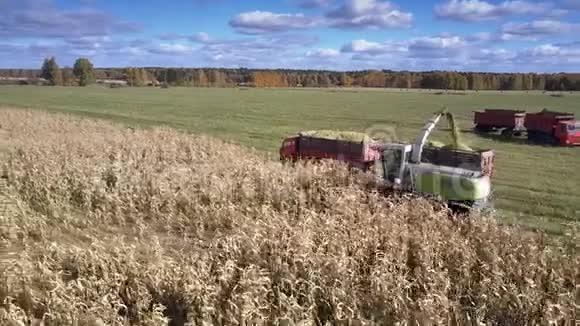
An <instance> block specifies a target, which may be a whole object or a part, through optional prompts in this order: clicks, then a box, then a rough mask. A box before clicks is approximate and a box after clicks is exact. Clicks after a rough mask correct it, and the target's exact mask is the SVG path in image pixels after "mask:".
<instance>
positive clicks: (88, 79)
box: [73, 58, 95, 86]
mask: <svg viewBox="0 0 580 326" xmlns="http://www.w3.org/2000/svg"><path fill="white" fill-rule="evenodd" d="M73 73H74V75H75V77H76V78H77V79H78V81H79V86H87V85H90V84H91V83H93V82H94V80H95V77H94V72H93V64H92V63H91V61H89V59H86V58H79V59H77V61H76V62H75V65H74V68H73Z"/></svg>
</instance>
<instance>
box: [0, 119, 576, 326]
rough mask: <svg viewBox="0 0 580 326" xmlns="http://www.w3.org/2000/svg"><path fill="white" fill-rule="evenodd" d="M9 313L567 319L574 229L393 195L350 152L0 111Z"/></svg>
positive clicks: (159, 321)
mask: <svg viewBox="0 0 580 326" xmlns="http://www.w3.org/2000/svg"><path fill="white" fill-rule="evenodd" d="M0 121H2V129H3V130H4V132H5V134H6V135H7V136H6V137H8V138H9V143H10V148H9V154H8V156H7V159H6V160H5V162H6V164H7V165H8V187H7V192H8V195H9V196H10V197H11V198H13V199H14V201H15V203H16V204H17V206H18V207H20V209H18V210H15V211H14V213H12V214H10V215H9V216H3V222H4V223H3V226H2V229H1V233H0V236H1V237H2V244H3V246H5V247H8V246H9V247H10V248H13V250H17V251H16V253H17V256H18V258H17V259H15V260H12V261H11V263H10V264H9V266H8V268H6V269H5V270H4V271H3V275H2V278H0V301H1V302H3V303H4V305H3V307H2V308H0V321H2V322H3V323H6V322H7V321H8V320H21V321H25V320H26V319H32V318H44V323H45V325H71V324H73V325H99V324H101V325H102V324H106V325H184V324H185V323H186V322H190V323H194V324H196V325H200V324H202V323H203V322H206V323H210V324H226V325H239V324H240V323H241V322H247V321H252V320H254V321H266V322H268V323H270V324H289V323H288V322H287V321H288V320H292V321H296V322H299V321H302V322H304V324H306V325H324V324H326V323H331V324H341V323H343V324H347V321H348V320H363V321H374V322H377V323H379V324H391V325H392V324H395V323H401V324H409V325H410V324H450V325H480V324H481V323H486V324H496V325H529V324H547V323H549V322H560V323H564V322H568V323H570V324H572V321H573V320H574V318H575V315H574V309H575V306H574V303H575V300H576V299H577V298H576V297H575V295H576V291H577V289H576V287H575V286H576V285H575V284H577V281H578V277H579V275H578V270H580V257H579V256H578V255H577V250H578V248H577V245H578V243H579V240H580V239H578V233H573V234H570V235H569V236H564V237H557V238H553V237H546V236H544V235H542V234H535V233H530V232H527V231H522V229H519V228H511V227H507V226H500V225H498V224H497V223H496V222H495V221H494V220H491V219H485V218H483V217H481V218H473V219H469V220H457V221H456V220H454V219H452V218H449V216H448V214H447V212H445V211H444V210H442V209H441V208H440V207H434V206H433V205H431V204H430V203H428V202H426V201H423V200H420V199H415V198H390V199H386V198H384V197H383V196H381V195H380V194H378V193H377V192H374V191H372V188H371V187H370V185H369V184H368V182H367V181H366V179H364V178H359V177H357V176H355V175H353V174H351V173H349V172H348V171H347V169H346V168H344V167H343V166H338V165H334V166H333V165H316V166H309V165H307V166H297V167H296V168H291V167H287V166H283V165H281V164H280V163H278V162H273V161H271V160H269V159H267V158H266V157H264V156H263V154H260V153H259V152H252V151H249V150H248V149H247V148H244V147H240V146H238V145H233V144H228V143H224V142H223V141H221V140H216V139H213V138H210V137H206V136H191V135H187V134H184V133H180V132H177V131H174V130H171V129H157V128H154V129H149V130H139V129H137V130H132V129H126V128H123V127H120V126H116V125H111V124H108V123H105V122H97V121H89V120H79V119H77V118H72V117H69V116H64V115H51V114H47V113H39V112H29V111H18V110H1V111H0Z"/></svg>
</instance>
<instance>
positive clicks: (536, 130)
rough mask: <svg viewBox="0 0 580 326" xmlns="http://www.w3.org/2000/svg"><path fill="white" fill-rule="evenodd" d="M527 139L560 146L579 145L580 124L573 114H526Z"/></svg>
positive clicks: (551, 112) (545, 111)
mask: <svg viewBox="0 0 580 326" xmlns="http://www.w3.org/2000/svg"><path fill="white" fill-rule="evenodd" d="M524 126H525V127H526V129H527V130H528V139H530V140H532V141H538V142H547V143H555V144H558V145H561V146H570V145H580V128H577V127H580V122H577V121H576V120H575V119H574V114H571V113H566V112H554V111H548V110H543V111H541V112H538V113H528V114H527V115H526V122H525V124H524Z"/></svg>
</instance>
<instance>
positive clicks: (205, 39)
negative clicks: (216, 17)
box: [189, 32, 213, 43]
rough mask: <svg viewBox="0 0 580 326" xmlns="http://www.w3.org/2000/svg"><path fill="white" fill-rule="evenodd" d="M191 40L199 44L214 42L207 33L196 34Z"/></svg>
mask: <svg viewBox="0 0 580 326" xmlns="http://www.w3.org/2000/svg"><path fill="white" fill-rule="evenodd" d="M189 39H190V40H191V41H193V42H198V43H211V42H213V39H212V38H211V36H210V35H209V34H208V33H205V32H199V33H196V34H194V35H193V36H191V37H190V38H189Z"/></svg>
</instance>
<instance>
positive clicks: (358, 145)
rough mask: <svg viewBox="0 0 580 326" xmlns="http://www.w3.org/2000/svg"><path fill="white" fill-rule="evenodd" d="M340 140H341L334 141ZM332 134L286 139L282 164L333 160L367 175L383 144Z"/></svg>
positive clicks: (302, 133)
mask: <svg viewBox="0 0 580 326" xmlns="http://www.w3.org/2000/svg"><path fill="white" fill-rule="evenodd" d="M333 137H338V138H333ZM339 138H340V135H336V136H335V135H333V133H332V132H329V131H319V132H316V131H307V132H300V133H298V135H296V136H293V137H289V138H286V139H285V140H284V141H283V142H282V147H281V148H280V160H282V161H293V162H295V161H298V160H323V159H330V160H336V161H341V162H345V163H348V164H349V165H350V166H353V167H356V168H359V169H361V170H364V171H367V170H369V169H370V168H371V167H372V166H373V165H374V162H375V161H376V160H377V159H379V158H380V156H381V146H380V144H378V143H376V142H374V141H372V139H370V138H368V136H366V135H360V137H358V138H360V140H359V139H352V138H354V137H350V138H351V139H339Z"/></svg>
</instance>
